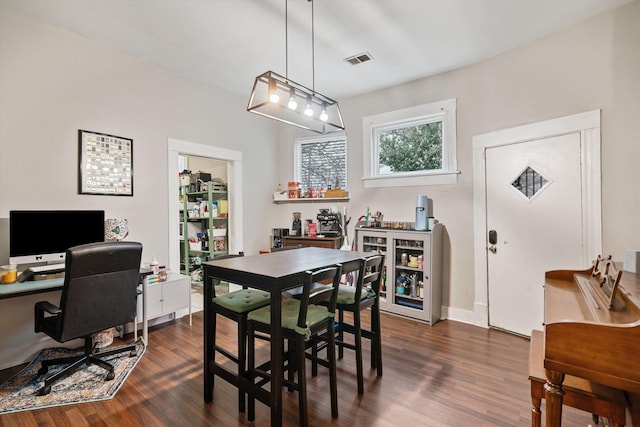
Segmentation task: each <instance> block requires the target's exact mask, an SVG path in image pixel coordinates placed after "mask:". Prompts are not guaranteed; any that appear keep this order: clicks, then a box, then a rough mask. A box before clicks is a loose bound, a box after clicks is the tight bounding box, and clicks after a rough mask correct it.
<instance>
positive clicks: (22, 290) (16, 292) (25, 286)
mask: <svg viewBox="0 0 640 427" xmlns="http://www.w3.org/2000/svg"><path fill="white" fill-rule="evenodd" d="M63 284H64V278H59V279H49V280H33V281H28V282H22V283H18V282H16V283H12V284H10V285H0V299H5V298H15V297H21V296H24V295H31V294H41V293H43V292H50V291H57V290H60V289H62V285H63Z"/></svg>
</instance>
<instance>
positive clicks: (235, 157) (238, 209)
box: [167, 138, 244, 272]
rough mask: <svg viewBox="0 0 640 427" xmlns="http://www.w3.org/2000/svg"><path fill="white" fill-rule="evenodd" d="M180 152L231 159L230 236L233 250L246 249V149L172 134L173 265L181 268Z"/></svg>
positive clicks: (169, 150)
mask: <svg viewBox="0 0 640 427" xmlns="http://www.w3.org/2000/svg"><path fill="white" fill-rule="evenodd" d="M178 155H185V156H198V157H208V158H211V159H216V160H222V161H226V162H227V191H228V193H227V197H228V200H229V212H231V215H230V216H229V222H228V225H227V227H228V229H227V231H228V237H229V245H228V247H229V252H230V253H236V252H239V251H242V250H243V247H244V243H243V239H244V237H243V234H242V229H243V227H242V224H243V204H242V194H243V192H242V152H241V151H237V150H229V149H227V148H219V147H213V146H211V145H204V144H196V143H193V142H188V141H181V140H178V139H173V138H169V139H168V141H167V170H168V174H167V176H168V182H167V189H168V192H169V198H168V199H169V209H168V210H169V221H168V222H169V233H168V234H169V268H170V269H171V271H176V272H179V271H180V237H179V236H180V234H179V226H180V220H179V216H180V215H179V202H178V201H179V200H180V186H179V185H178V182H179V180H178V173H179V172H182V171H180V170H178Z"/></svg>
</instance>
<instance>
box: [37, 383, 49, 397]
mask: <svg viewBox="0 0 640 427" xmlns="http://www.w3.org/2000/svg"><path fill="white" fill-rule="evenodd" d="M49 393H51V386H50V385H46V386H44V387H42V388H41V389H40V390H38V395H39V396H46V395H47V394H49Z"/></svg>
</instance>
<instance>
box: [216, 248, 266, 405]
mask: <svg viewBox="0 0 640 427" xmlns="http://www.w3.org/2000/svg"><path fill="white" fill-rule="evenodd" d="M241 256H244V253H243V252H240V253H239V254H237V255H232V254H229V255H221V256H217V257H215V259H216V260H220V259H225V258H234V257H241ZM214 282H215V279H214ZM218 282H219V281H218ZM216 284H217V283H213V286H212V288H213V295H214V297H213V304H212V313H211V316H212V319H211V324H212V325H213V337H212V339H211V341H212V343H213V360H214V361H215V357H216V352H218V353H220V354H221V355H223V356H224V357H226V358H227V359H229V360H231V361H232V362H234V363H236V365H238V376H242V375H243V374H244V373H245V372H246V367H247V345H246V343H247V341H246V340H247V315H248V314H249V313H250V312H251V311H253V310H256V309H259V308H262V307H265V306H267V305H269V299H270V295H269V293H268V292H265V291H260V290H257V289H249V288H247V287H243V289H241V290H238V291H234V292H229V293H227V294H223V295H219V296H216V295H215V292H216V291H215V287H216V286H215V285H216ZM217 315H221V316H224V317H226V318H227V319H230V320H233V321H234V322H237V323H238V348H237V353H236V354H233V353H231V352H230V351H229V350H227V349H225V348H223V347H221V346H219V345H217V344H216V318H217ZM212 385H213V381H212ZM238 409H239V411H240V412H244V410H245V393H244V392H243V391H242V390H239V391H238Z"/></svg>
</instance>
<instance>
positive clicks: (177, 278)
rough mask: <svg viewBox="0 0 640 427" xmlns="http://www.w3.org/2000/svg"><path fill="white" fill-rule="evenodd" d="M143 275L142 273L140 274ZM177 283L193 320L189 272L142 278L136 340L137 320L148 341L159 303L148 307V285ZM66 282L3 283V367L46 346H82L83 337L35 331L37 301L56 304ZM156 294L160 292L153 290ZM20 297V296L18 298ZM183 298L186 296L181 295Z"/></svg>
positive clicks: (0, 296) (0, 350) (0, 342)
mask: <svg viewBox="0 0 640 427" xmlns="http://www.w3.org/2000/svg"><path fill="white" fill-rule="evenodd" d="M141 279H142V277H141ZM174 283H175V284H177V285H178V286H181V289H182V288H185V289H186V290H185V293H184V295H185V296H186V297H185V298H186V301H188V302H187V303H185V304H184V305H185V307H186V306H187V305H188V307H189V319H190V320H191V299H190V296H191V289H190V288H191V286H190V284H191V280H190V277H188V276H183V275H181V274H176V273H169V275H168V279H167V281H165V282H159V283H157V284H155V285H148V284H146V280H141V286H140V287H141V289H142V298H141V299H142V301H141V304H140V307H141V313H142V316H141V317H140V316H139V315H137V316H136V320H135V322H134V323H135V324H134V340H137V339H138V321H141V322H142V339H143V341H144V343H145V345H148V344H149V332H148V331H149V327H148V324H149V322H148V319H149V313H150V312H151V316H154V317H155V316H156V314H154V313H155V311H154V309H153V307H155V306H156V305H157V303H156V302H154V301H152V303H151V306H152V309H151V311H150V310H149V304H147V299H148V295H147V294H148V292H147V291H148V289H147V288H148V287H149V286H152V287H154V289H155V288H158V287H159V286H162V285H170V284H174ZM63 285H64V278H57V279H48V280H33V281H26V282H22V283H18V282H16V283H12V284H10V285H5V284H3V285H0V314H1V317H0V369H5V368H9V367H12V366H16V365H19V364H21V363H24V362H28V361H29V360H31V359H32V358H33V356H34V355H35V354H36V353H37V352H38V350H41V349H43V348H46V347H54V346H58V347H59V346H67V347H73V346H80V345H82V341H81V340H74V341H71V342H68V343H64V344H61V343H58V342H56V341H54V340H52V339H50V338H48V337H45V336H42V335H43V334H40V335H38V334H36V333H35V332H34V331H33V322H34V320H33V307H34V305H35V303H36V302H38V301H43V300H47V301H51V302H52V303H54V304H57V303H58V302H59V301H60V291H61V290H62V287H63ZM151 294H154V295H155V294H157V292H155V293H154V292H151ZM16 298H17V299H16ZM182 299H184V298H182ZM171 308H172V307H171V306H170V305H167V309H166V310H164V311H162V312H161V313H160V314H166V312H167V311H169V309H171Z"/></svg>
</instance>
